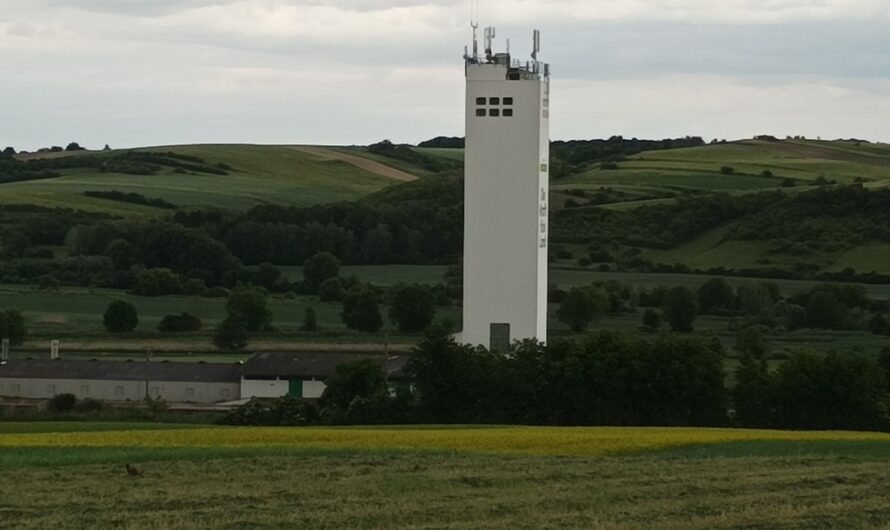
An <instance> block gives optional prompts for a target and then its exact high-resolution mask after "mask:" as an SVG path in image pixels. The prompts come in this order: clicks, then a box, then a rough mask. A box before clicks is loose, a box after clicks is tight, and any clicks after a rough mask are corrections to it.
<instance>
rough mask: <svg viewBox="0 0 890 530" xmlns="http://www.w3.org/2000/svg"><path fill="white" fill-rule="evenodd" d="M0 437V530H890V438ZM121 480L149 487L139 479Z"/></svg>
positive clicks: (430, 431)
mask: <svg viewBox="0 0 890 530" xmlns="http://www.w3.org/2000/svg"><path fill="white" fill-rule="evenodd" d="M120 429H121V430H114V429H111V430H109V426H108V424H90V423H52V424H46V423H43V424H41V423H35V424H27V423H0V473H2V476H3V478H4V480H3V481H0V528H23V529H32V528H33V529H37V528H129V529H147V528H182V529H185V528H233V529H234V528H304V529H315V528H338V529H340V528H371V529H376V528H379V529H384V528H385V529H390V528H454V529H471V528H493V529H507V528H529V529H531V528H534V529H541V528H553V529H556V528H599V529H625V528H627V529H629V528H665V529H667V528H692V529H705V528H801V529H803V528H887V525H888V524H890V499H888V498H887V481H886V477H887V476H888V474H890V436H888V435H885V434H874V433H832V432H822V433H792V432H782V431H745V430H720V429H656V428H653V429H626V428H608V429H603V428H579V429H560V428H527V427H516V428H514V427H504V428H497V427H484V428H439V427H427V428H401V429H394V428H379V429H376V428H360V429H352V428H343V429H315V428H313V429H300V428H295V429H283V428H273V429H264V428H223V427H220V428H206V427H200V428H190V427H185V428H183V427H182V426H179V427H178V428H170V427H168V426H163V425H158V426H153V427H152V426H145V425H142V426H138V425H121V426H120ZM124 464H133V465H135V466H136V468H137V469H138V470H139V471H140V473H141V474H140V475H138V476H130V475H129V474H128V473H127V472H126V470H125V468H124Z"/></svg>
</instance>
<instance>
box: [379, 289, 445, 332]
mask: <svg viewBox="0 0 890 530" xmlns="http://www.w3.org/2000/svg"><path fill="white" fill-rule="evenodd" d="M435 316H436V307H435V297H434V296H433V292H432V291H431V290H430V289H429V288H428V287H426V286H424V285H397V286H395V287H393V292H392V307H390V311H389V317H390V318H391V319H392V320H393V321H394V322H395V323H396V325H398V327H399V330H400V331H407V332H414V331H422V330H424V329H426V327H427V326H429V325H430V323H431V322H432V321H433V318H434V317H435Z"/></svg>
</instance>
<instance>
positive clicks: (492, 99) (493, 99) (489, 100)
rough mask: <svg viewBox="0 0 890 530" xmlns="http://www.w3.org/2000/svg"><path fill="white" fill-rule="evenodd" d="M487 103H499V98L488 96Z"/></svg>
mask: <svg viewBox="0 0 890 530" xmlns="http://www.w3.org/2000/svg"><path fill="white" fill-rule="evenodd" d="M488 104H489V105H500V104H501V98H488Z"/></svg>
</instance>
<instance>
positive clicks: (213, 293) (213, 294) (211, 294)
mask: <svg viewBox="0 0 890 530" xmlns="http://www.w3.org/2000/svg"><path fill="white" fill-rule="evenodd" d="M203 296H204V298H227V297H228V296H229V290H228V289H226V288H225V287H219V286H216V287H211V288H209V289H207V290H206V291H204V295H203Z"/></svg>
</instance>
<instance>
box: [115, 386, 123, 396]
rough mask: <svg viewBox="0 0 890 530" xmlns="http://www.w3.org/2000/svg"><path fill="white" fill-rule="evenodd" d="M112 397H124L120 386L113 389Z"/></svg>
mask: <svg viewBox="0 0 890 530" xmlns="http://www.w3.org/2000/svg"><path fill="white" fill-rule="evenodd" d="M114 395H115V396H116V397H124V387H122V386H116V387H114Z"/></svg>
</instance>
